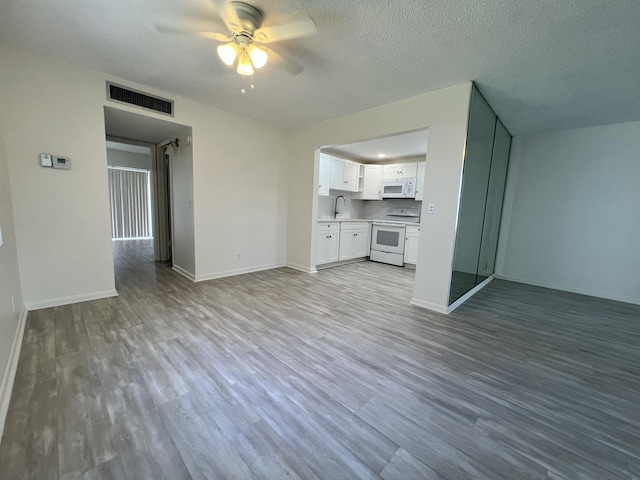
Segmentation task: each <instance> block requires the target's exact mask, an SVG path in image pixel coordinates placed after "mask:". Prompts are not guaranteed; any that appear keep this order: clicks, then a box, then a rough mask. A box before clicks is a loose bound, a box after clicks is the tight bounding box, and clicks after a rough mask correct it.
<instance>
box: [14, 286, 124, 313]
mask: <svg viewBox="0 0 640 480" xmlns="http://www.w3.org/2000/svg"><path fill="white" fill-rule="evenodd" d="M117 296H118V292H117V291H116V290H102V291H100V292H91V293H82V294H80V295H71V296H69V297H58V298H50V299H48V300H39V301H37V302H25V304H24V305H25V307H27V309H28V310H29V311H31V310H40V309H41V308H49V307H59V306H60V305H69V304H71V303H80V302H88V301H90V300H98V299H100V298H107V297H117Z"/></svg>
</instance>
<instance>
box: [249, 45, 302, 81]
mask: <svg viewBox="0 0 640 480" xmlns="http://www.w3.org/2000/svg"><path fill="white" fill-rule="evenodd" d="M260 48H261V49H263V50H265V51H266V52H267V55H268V61H267V64H269V63H272V64H273V65H275V66H276V67H278V68H281V69H282V70H285V71H287V72H289V73H290V74H291V75H298V74H299V73H300V72H302V71H303V70H304V67H303V66H302V65H300V64H299V63H298V62H296V61H295V60H291V59H290V58H285V57H283V56H282V55H280V54H279V53H277V52H275V51H273V50H272V49H270V48H267V47H260Z"/></svg>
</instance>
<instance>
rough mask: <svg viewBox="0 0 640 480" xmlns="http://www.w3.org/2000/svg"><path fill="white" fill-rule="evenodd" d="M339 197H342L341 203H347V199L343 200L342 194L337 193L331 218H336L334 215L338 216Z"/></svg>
mask: <svg viewBox="0 0 640 480" xmlns="http://www.w3.org/2000/svg"><path fill="white" fill-rule="evenodd" d="M339 198H341V199H342V204H343V205H346V204H347V201H346V200H345V198H344V195H338V196H337V197H336V204H335V206H334V207H333V218H336V217H337V216H338V199H339Z"/></svg>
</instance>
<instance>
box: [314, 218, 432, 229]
mask: <svg viewBox="0 0 640 480" xmlns="http://www.w3.org/2000/svg"><path fill="white" fill-rule="evenodd" d="M374 221H375V220H374V219H373V218H319V219H318V223H348V222H369V223H372V222H374ZM392 223H400V224H404V225H407V226H409V225H413V226H416V227H419V226H420V224H419V223H412V222H392Z"/></svg>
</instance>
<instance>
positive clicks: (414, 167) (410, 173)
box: [382, 163, 418, 178]
mask: <svg viewBox="0 0 640 480" xmlns="http://www.w3.org/2000/svg"><path fill="white" fill-rule="evenodd" d="M417 174H418V164H417V163H394V164H391V165H385V166H384V170H383V172H382V178H400V177H415V176H416V175H417Z"/></svg>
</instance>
